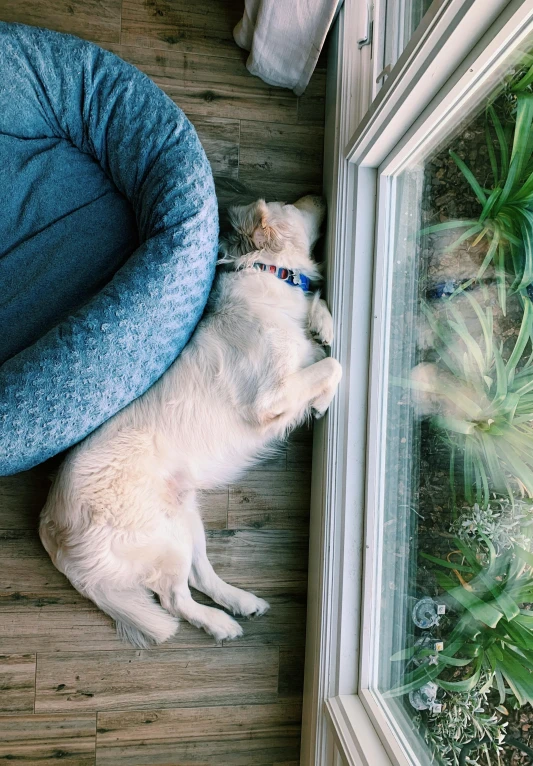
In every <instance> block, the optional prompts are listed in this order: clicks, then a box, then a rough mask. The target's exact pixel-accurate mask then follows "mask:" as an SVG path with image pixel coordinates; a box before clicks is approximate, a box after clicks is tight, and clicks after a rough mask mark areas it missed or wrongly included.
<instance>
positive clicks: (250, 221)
mask: <svg viewBox="0 0 533 766" xmlns="http://www.w3.org/2000/svg"><path fill="white" fill-rule="evenodd" d="M230 220H231V223H232V225H233V227H234V228H235V229H236V231H237V232H239V233H240V234H241V235H242V236H244V237H245V238H246V239H248V240H249V241H250V242H251V243H253V245H254V247H255V248H256V249H258V250H271V251H273V252H278V251H279V250H281V249H282V247H283V240H284V237H285V235H286V232H284V231H283V223H282V222H281V221H277V220H275V216H273V214H272V213H271V211H270V210H269V208H268V205H267V203H266V202H265V200H264V199H258V200H257V201H256V202H252V204H251V205H240V206H237V207H233V208H231V209H230Z"/></svg>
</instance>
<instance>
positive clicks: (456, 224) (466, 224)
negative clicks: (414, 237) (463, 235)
mask: <svg viewBox="0 0 533 766" xmlns="http://www.w3.org/2000/svg"><path fill="white" fill-rule="evenodd" d="M471 226H479V221H443V222H442V223H435V224H433V225H432V226H427V227H426V228H425V229H421V230H420V234H438V233H439V232H440V231H448V230H450V229H465V228H468V229H469V228H470V227H471Z"/></svg>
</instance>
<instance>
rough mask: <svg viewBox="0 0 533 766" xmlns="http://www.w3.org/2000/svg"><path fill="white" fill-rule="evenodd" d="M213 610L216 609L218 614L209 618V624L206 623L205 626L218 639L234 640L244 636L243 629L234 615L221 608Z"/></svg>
mask: <svg viewBox="0 0 533 766" xmlns="http://www.w3.org/2000/svg"><path fill="white" fill-rule="evenodd" d="M213 611H216V612H217V614H216V615H215V616H214V617H212V618H211V619H210V620H209V624H208V625H207V624H206V625H205V626H204V628H205V630H206V631H207V632H208V633H210V634H211V635H212V636H213V638H214V639H215V640H216V641H219V642H220V641H233V640H234V639H236V638H240V637H241V636H242V634H243V629H242V627H241V626H240V625H239V623H238V622H237V621H236V620H234V619H233V617H230V616H229V614H226V612H223V611H222V610H220V609H214V610H213Z"/></svg>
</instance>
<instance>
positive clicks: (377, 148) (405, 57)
mask: <svg viewBox="0 0 533 766" xmlns="http://www.w3.org/2000/svg"><path fill="white" fill-rule="evenodd" d="M508 2H509V0H435V2H434V3H433V5H432V6H431V8H430V10H429V11H428V13H427V14H426V16H425V17H424V20H423V22H422V24H421V25H420V27H419V28H418V29H417V30H416V32H415V33H414V35H413V37H412V39H411V40H410V42H409V44H408V45H407V47H406V49H405V51H404V52H403V53H402V55H401V56H400V58H399V59H398V62H397V63H396V65H395V66H394V68H393V70H392V72H391V74H390V76H389V77H388V78H387V81H386V83H385V85H384V86H383V88H382V89H381V91H380V92H379V94H378V96H377V98H376V99H375V101H374V102H373V103H372V104H371V106H370V108H369V110H368V112H367V114H366V116H365V118H364V119H363V120H362V122H361V123H360V124H359V126H358V127H357V129H356V131H355V133H354V135H353V136H352V137H351V139H350V140H349V142H348V144H347V146H346V156H347V157H348V159H350V160H351V161H352V162H355V163H357V164H364V165H367V166H369V167H378V166H379V165H380V164H381V163H382V162H383V160H384V159H385V157H386V156H387V155H388V154H389V152H391V151H392V149H393V148H394V146H395V145H396V144H397V143H398V142H399V141H400V140H401V138H402V137H403V135H404V134H405V132H406V131H407V130H408V129H409V128H410V127H411V125H412V124H413V121H414V120H415V119H416V118H417V117H418V115H420V114H421V112H422V111H423V110H424V109H425V107H426V106H427V104H428V103H429V102H430V101H431V99H432V98H434V96H435V95H436V94H437V93H438V92H439V90H440V89H441V88H442V87H443V86H444V84H445V83H446V81H447V80H448V78H449V77H451V75H452V74H453V72H454V71H455V70H456V68H457V66H458V65H459V64H460V63H461V61H462V60H463V59H464V58H465V56H467V55H468V54H469V53H470V51H471V50H472V47H473V45H475V43H476V42H477V41H478V40H479V39H480V37H481V36H482V35H483V34H484V33H485V32H486V31H487V29H488V28H489V27H490V26H491V24H492V23H493V22H494V21H495V20H496V18H497V17H498V14H499V13H501V12H502V11H503V10H504V9H505V7H506V6H507V4H508ZM528 3H529V0H526V4H528ZM377 136H379V141H377V140H376V137H377Z"/></svg>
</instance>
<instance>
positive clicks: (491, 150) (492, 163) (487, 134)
mask: <svg viewBox="0 0 533 766" xmlns="http://www.w3.org/2000/svg"><path fill="white" fill-rule="evenodd" d="M485 141H486V143H487V151H488V153H489V160H490V167H491V169H492V175H493V178H494V185H495V186H497V185H498V180H499V176H498V161H497V160H496V152H495V151H494V144H493V143H492V136H491V134H490V126H489V121H488V118H487V119H485Z"/></svg>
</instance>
